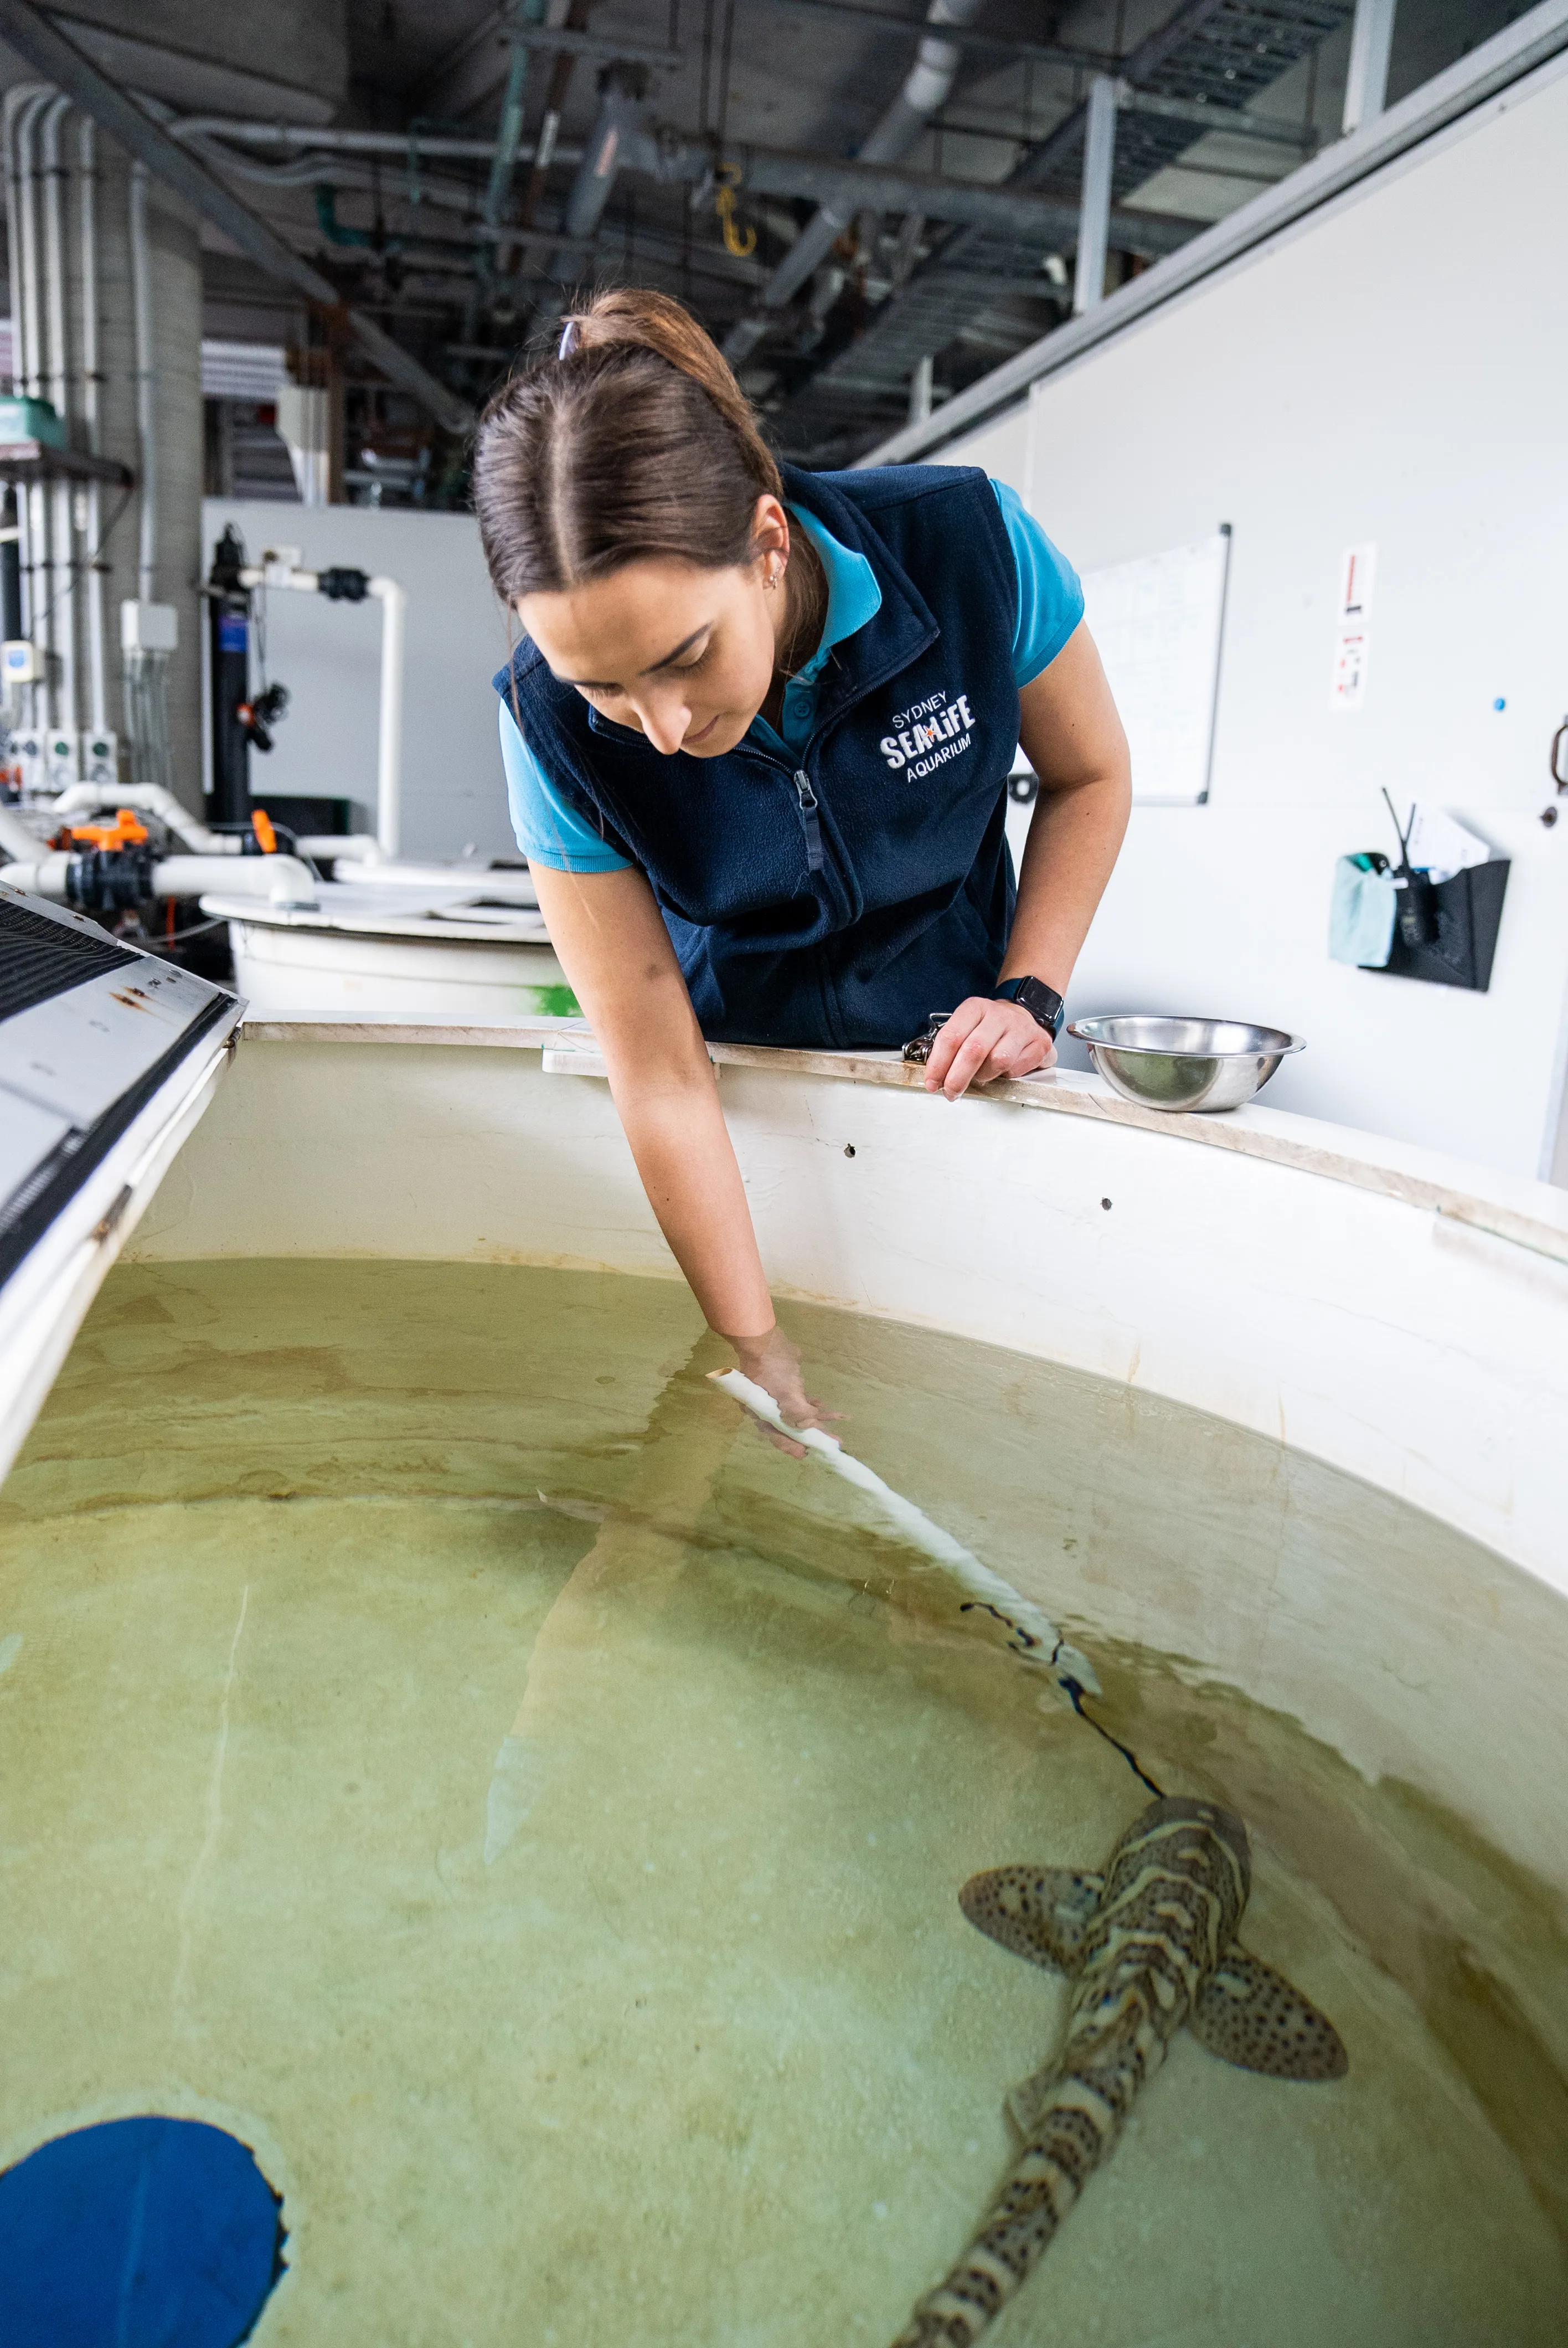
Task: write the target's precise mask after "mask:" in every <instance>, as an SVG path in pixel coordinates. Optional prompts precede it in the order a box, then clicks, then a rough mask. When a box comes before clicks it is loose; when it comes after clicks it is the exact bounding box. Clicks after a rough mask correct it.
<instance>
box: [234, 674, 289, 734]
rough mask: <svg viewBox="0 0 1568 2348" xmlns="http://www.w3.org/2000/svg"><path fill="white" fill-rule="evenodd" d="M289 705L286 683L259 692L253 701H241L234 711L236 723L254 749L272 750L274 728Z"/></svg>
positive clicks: (285, 713)
mask: <svg viewBox="0 0 1568 2348" xmlns="http://www.w3.org/2000/svg"><path fill="white" fill-rule="evenodd" d="M288 707H289V688H288V686H287V685H269V686H268V687H267V690H266V691H265V693H258V694H257V695H256V696H255V698H254V699H253V700H251V701H241V703H240V704H239V705H238V707H237V708H236V709H235V712H234V718H235V723H236V724H237V725H238V726H239V727H240V729H241V732H242V733H243V735H244V736H245V738H246V740H247V741H248V742H249V743H250V745H251V749H252V750H270V749H271V748H272V728H273V726H275V725H276V724H277V722H278V720H279V718H280V717H282V716H286V715H287V713H288Z"/></svg>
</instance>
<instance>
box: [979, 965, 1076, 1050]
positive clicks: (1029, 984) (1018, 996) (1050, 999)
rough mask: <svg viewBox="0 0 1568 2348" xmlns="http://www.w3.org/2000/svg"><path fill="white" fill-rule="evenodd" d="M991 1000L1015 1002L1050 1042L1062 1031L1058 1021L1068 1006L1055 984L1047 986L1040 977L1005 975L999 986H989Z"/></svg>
mask: <svg viewBox="0 0 1568 2348" xmlns="http://www.w3.org/2000/svg"><path fill="white" fill-rule="evenodd" d="M991 995H992V1000H993V1001H995V1002H998V1003H1016V1004H1018V1006H1019V1008H1020V1011H1027V1012H1028V1013H1029V1015H1030V1018H1031V1019H1032V1020H1033V1021H1034V1022H1035V1024H1036V1025H1037V1026H1040V1027H1043V1028H1044V1029H1045V1030H1046V1032H1047V1034H1048V1035H1050V1039H1051V1041H1052V1043H1054V1042H1055V1040H1056V1038H1057V1036H1058V1035H1060V1034H1061V1023H1062V1020H1063V1019H1064V1018H1065V1017H1066V1015H1067V1005H1066V1004H1064V1003H1063V1001H1062V999H1061V995H1060V994H1058V993H1057V991H1056V989H1055V987H1054V986H1047V985H1046V983H1045V981H1044V980H1043V979H1040V978H1004V979H1003V980H1002V982H1001V983H1000V985H999V986H995V987H993V988H992V989H991Z"/></svg>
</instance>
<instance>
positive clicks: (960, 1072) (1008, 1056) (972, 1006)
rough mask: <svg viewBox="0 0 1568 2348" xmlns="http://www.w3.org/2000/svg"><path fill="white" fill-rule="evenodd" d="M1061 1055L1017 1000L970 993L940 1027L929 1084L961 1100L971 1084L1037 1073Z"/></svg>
mask: <svg viewBox="0 0 1568 2348" xmlns="http://www.w3.org/2000/svg"><path fill="white" fill-rule="evenodd" d="M1055 1057H1056V1046H1055V1045H1054V1044H1053V1043H1052V1042H1051V1039H1050V1036H1049V1035H1047V1034H1046V1031H1045V1029H1044V1028H1043V1027H1042V1026H1041V1025H1040V1023H1039V1021H1038V1020H1036V1019H1031V1018H1030V1014H1029V1013H1028V1012H1027V1011H1020V1008H1019V1006H1018V1004H1016V1003H988V1002H986V1001H985V1000H984V999H983V998H982V997H981V996H979V995H971V996H970V997H969V999H968V1002H967V1003H960V1004H959V1005H958V1009H957V1010H956V1011H955V1012H954V1014H953V1015H952V1017H951V1018H950V1019H949V1020H948V1022H947V1024H946V1025H945V1026H943V1027H942V1028H941V1030H940V1031H939V1033H938V1037H937V1040H936V1042H935V1044H934V1045H932V1047H931V1056H930V1058H929V1060H927V1063H926V1090H927V1092H928V1093H934V1092H938V1091H940V1092H944V1093H946V1095H947V1097H948V1099H949V1100H958V1098H959V1097H961V1096H962V1095H963V1094H964V1093H966V1092H967V1091H968V1088H969V1086H970V1085H972V1084H989V1083H991V1082H992V1081H993V1080H994V1079H995V1078H996V1077H998V1076H1032V1075H1033V1073H1034V1071H1035V1070H1036V1069H1037V1068H1047V1067H1049V1066H1050V1064H1051V1062H1052V1061H1053V1060H1054V1059H1055Z"/></svg>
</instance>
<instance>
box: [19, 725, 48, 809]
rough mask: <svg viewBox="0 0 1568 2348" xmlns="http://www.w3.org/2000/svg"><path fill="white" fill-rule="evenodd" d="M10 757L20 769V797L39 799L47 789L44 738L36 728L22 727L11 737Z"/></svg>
mask: <svg viewBox="0 0 1568 2348" xmlns="http://www.w3.org/2000/svg"><path fill="white" fill-rule="evenodd" d="M11 750H12V755H13V756H14V757H15V761H16V764H17V765H18V766H19V767H21V769H22V796H23V798H42V796H43V794H44V792H45V791H46V789H47V788H48V774H47V770H46V764H45V757H44V736H43V735H42V734H40V733H39V732H38V730H37V728H36V726H22V727H20V728H19V729H18V730H17V732H15V734H13V735H12V736H11Z"/></svg>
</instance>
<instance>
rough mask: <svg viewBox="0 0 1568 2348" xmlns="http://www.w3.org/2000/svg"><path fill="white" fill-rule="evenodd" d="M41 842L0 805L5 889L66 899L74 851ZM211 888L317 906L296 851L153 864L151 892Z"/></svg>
mask: <svg viewBox="0 0 1568 2348" xmlns="http://www.w3.org/2000/svg"><path fill="white" fill-rule="evenodd" d="M40 847H41V843H40V842H39V841H38V840H37V839H35V838H34V836H33V834H32V833H31V832H30V831H29V830H28V829H26V825H24V824H22V823H21V822H19V821H18V819H17V818H16V817H15V816H14V815H12V814H10V813H9V812H8V811H7V810H6V809H5V808H0V851H3V852H4V853H5V855H7V856H8V857H10V858H11V859H12V861H11V862H10V863H7V864H0V880H3V881H5V884H6V886H7V887H8V888H12V889H23V890H26V891H27V892H28V893H29V894H30V895H32V896H35V897H49V898H52V899H53V900H54V901H55V902H56V903H57V904H65V903H67V901H68V898H67V887H68V880H67V876H68V874H69V872H70V869H71V866H72V865H73V864H74V863H75V861H76V851H74V850H70V849H53V850H48V851H47V852H46V853H42V854H41V853H40ZM210 889H220V890H221V891H222V892H223V894H224V895H225V896H226V897H265V898H267V899H268V901H270V902H271V903H272V904H274V905H278V906H288V907H294V908H298V909H299V910H300V911H305V912H314V911H316V910H317V905H318V900H317V897H316V884H315V880H314V879H313V875H312V873H311V870H310V868H309V866H308V865H305V864H302V863H301V861H300V860H299V858H298V857H297V856H245V857H239V858H233V857H228V856H166V857H163V858H162V859H161V860H159V862H158V863H156V864H155V865H154V866H153V868H152V888H151V891H150V893H151V894H152V895H153V896H154V897H200V896H201V895H203V894H204V893H205V892H206V891H208V890H210Z"/></svg>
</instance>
